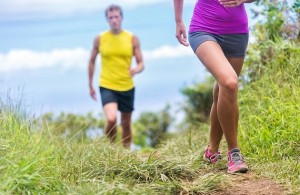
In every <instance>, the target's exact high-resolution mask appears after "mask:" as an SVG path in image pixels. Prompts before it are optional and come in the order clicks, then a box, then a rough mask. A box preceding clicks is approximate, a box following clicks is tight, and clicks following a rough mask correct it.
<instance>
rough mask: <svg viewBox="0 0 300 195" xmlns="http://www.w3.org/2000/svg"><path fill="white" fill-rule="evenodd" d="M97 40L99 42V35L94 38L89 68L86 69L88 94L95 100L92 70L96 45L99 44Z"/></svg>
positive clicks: (96, 51)
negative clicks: (87, 73)
mask: <svg viewBox="0 0 300 195" xmlns="http://www.w3.org/2000/svg"><path fill="white" fill-rule="evenodd" d="M99 42H100V37H99V36H97V37H96V38H95V40H94V44H93V49H92V52H91V56H90V60H89V69H88V72H89V89H90V96H91V97H92V98H93V99H94V100H97V96H96V92H95V89H94V87H93V76H94V70H95V61H96V57H97V55H98V47H99V44H100V43H99Z"/></svg>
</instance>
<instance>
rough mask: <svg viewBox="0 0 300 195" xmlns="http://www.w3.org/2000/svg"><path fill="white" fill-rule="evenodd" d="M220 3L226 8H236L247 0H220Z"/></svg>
mask: <svg viewBox="0 0 300 195" xmlns="http://www.w3.org/2000/svg"><path fill="white" fill-rule="evenodd" d="M219 3H220V4H221V5H223V6H224V7H236V6H239V5H241V4H242V3H245V0H219Z"/></svg>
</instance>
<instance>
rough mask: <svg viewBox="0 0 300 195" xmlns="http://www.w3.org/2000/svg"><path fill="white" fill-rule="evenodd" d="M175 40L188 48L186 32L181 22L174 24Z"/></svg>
mask: <svg viewBox="0 0 300 195" xmlns="http://www.w3.org/2000/svg"><path fill="white" fill-rule="evenodd" d="M176 38H177V40H178V41H179V43H181V44H182V45H184V46H186V47H188V46H189V43H188V42H187V39H186V30H185V26H184V24H183V23H182V22H179V23H176Z"/></svg>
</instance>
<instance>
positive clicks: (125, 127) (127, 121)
mask: <svg viewBox="0 0 300 195" xmlns="http://www.w3.org/2000/svg"><path fill="white" fill-rule="evenodd" d="M131 115H132V112H122V113H121V126H122V142H123V146H124V147H125V148H130V145H131V140H132V135H131Z"/></svg>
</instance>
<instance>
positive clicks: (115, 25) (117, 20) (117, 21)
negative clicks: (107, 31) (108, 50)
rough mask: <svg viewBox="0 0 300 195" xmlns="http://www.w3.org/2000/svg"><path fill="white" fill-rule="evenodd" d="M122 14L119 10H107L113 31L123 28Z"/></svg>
mask: <svg viewBox="0 0 300 195" xmlns="http://www.w3.org/2000/svg"><path fill="white" fill-rule="evenodd" d="M122 19H123V18H122V16H121V13H120V11H119V10H112V11H108V12H107V21H108V23H109V26H110V28H111V30H112V31H118V30H120V29H121V23H122Z"/></svg>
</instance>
